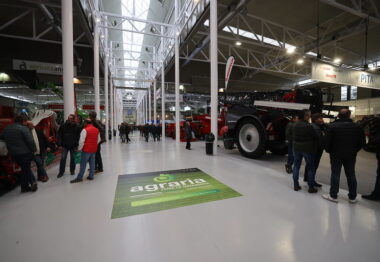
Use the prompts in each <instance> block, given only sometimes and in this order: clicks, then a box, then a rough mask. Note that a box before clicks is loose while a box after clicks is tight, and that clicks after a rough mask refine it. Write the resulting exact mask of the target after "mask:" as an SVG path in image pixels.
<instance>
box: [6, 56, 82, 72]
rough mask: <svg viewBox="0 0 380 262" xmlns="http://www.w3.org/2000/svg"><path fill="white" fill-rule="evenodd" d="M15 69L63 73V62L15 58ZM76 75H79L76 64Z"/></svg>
mask: <svg viewBox="0 0 380 262" xmlns="http://www.w3.org/2000/svg"><path fill="white" fill-rule="evenodd" d="M13 70H33V71H36V72H37V73H39V74H48V75H63V66H62V64H53V63H43V62H37V61H28V60H18V59H13ZM74 75H77V67H76V66H74Z"/></svg>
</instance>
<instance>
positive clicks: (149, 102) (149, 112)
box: [148, 86, 152, 123]
mask: <svg viewBox="0 0 380 262" xmlns="http://www.w3.org/2000/svg"><path fill="white" fill-rule="evenodd" d="M148 98H149V99H148V121H149V123H152V97H151V89H150V86H149V88H148Z"/></svg>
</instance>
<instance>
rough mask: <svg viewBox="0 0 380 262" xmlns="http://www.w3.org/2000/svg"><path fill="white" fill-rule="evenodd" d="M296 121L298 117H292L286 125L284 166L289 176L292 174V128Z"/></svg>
mask: <svg viewBox="0 0 380 262" xmlns="http://www.w3.org/2000/svg"><path fill="white" fill-rule="evenodd" d="M297 121H298V116H296V115H294V116H292V118H291V119H290V121H289V123H288V125H287V126H286V132H285V136H286V140H287V141H288V160H287V161H286V164H285V170H286V173H288V174H291V173H292V172H293V163H294V154H293V127H294V124H295V123H296V122H297Z"/></svg>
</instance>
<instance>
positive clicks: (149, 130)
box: [137, 124, 162, 142]
mask: <svg viewBox="0 0 380 262" xmlns="http://www.w3.org/2000/svg"><path fill="white" fill-rule="evenodd" d="M137 128H138V130H139V131H140V136H141V137H144V138H145V142H149V138H150V137H152V138H153V141H154V142H156V141H160V139H161V136H162V127H161V126H160V125H158V124H157V125H153V124H145V125H143V126H138V127H137Z"/></svg>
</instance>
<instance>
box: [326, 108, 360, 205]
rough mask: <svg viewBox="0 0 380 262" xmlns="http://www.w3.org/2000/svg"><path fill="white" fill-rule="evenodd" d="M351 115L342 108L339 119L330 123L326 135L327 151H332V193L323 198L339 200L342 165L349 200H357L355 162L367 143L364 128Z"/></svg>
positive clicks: (352, 201)
mask: <svg viewBox="0 0 380 262" xmlns="http://www.w3.org/2000/svg"><path fill="white" fill-rule="evenodd" d="M350 117H351V111H350V110H348V109H342V110H340V112H339V115H338V120H336V121H335V122H334V123H332V124H331V125H330V127H329V130H328V132H327V135H326V152H327V153H330V163H331V187H330V194H327V195H323V198H325V199H327V200H329V201H333V202H338V192H339V180H340V171H341V169H342V166H343V167H344V171H345V173H346V177H347V184H348V190H349V194H348V197H349V201H350V203H355V202H356V201H357V200H356V195H357V193H356V189H357V182H356V177H355V162H356V155H357V153H358V151H359V150H360V149H361V148H362V147H363V146H364V145H365V136H364V131H363V129H362V128H361V127H360V126H359V125H357V124H355V123H354V122H353V121H352V120H351V119H350Z"/></svg>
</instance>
